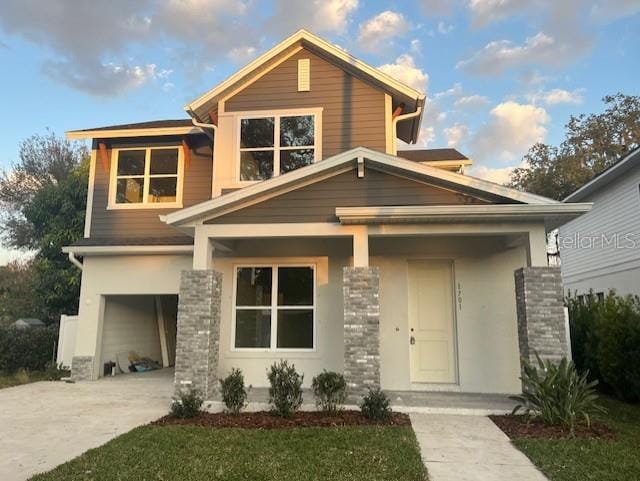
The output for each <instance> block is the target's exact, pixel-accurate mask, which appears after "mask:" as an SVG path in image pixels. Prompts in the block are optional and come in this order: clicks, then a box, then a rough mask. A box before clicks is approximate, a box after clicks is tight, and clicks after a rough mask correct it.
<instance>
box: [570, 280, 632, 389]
mask: <svg viewBox="0 0 640 481" xmlns="http://www.w3.org/2000/svg"><path fill="white" fill-rule="evenodd" d="M592 297H593V296H592ZM567 306H568V309H569V322H570V324H569V325H570V328H571V351H572V354H573V358H574V361H575V364H576V367H577V369H578V371H579V372H581V373H585V372H588V373H589V379H590V380H593V379H599V380H600V381H601V382H600V384H599V385H598V386H599V388H600V389H601V390H603V391H605V392H607V393H613V394H615V395H616V396H617V397H619V398H620V399H623V400H625V401H639V400H640V299H639V298H638V297H637V296H626V297H622V296H618V295H616V294H615V292H614V291H610V292H609V293H608V294H607V296H606V297H605V299H604V302H597V301H595V300H593V301H590V302H586V303H581V302H580V301H579V300H578V299H577V298H576V297H575V296H573V297H572V296H569V297H568V298H567Z"/></svg>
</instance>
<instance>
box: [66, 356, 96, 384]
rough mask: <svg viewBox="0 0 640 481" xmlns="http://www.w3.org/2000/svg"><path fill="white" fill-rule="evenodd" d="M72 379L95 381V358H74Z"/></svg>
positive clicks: (72, 361)
mask: <svg viewBox="0 0 640 481" xmlns="http://www.w3.org/2000/svg"><path fill="white" fill-rule="evenodd" d="M71 379H73V380H74V381H91V380H92V379H93V356H73V358H72V359H71Z"/></svg>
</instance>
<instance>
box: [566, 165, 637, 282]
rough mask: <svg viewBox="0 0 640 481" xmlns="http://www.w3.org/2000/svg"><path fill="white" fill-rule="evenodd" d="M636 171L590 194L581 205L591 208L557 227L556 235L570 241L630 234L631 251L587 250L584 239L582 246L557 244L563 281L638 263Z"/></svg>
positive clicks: (606, 247) (608, 247) (611, 271)
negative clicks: (578, 237) (587, 204)
mask: <svg viewBox="0 0 640 481" xmlns="http://www.w3.org/2000/svg"><path fill="white" fill-rule="evenodd" d="M639 185H640V169H635V170H634V171H632V172H629V173H628V175H626V176H624V177H621V178H619V179H617V180H615V181H614V182H613V183H611V184H609V185H608V186H606V187H604V188H603V189H602V190H600V191H598V192H596V193H594V194H593V195H591V196H590V197H589V198H587V199H584V202H593V203H594V204H593V208H592V209H591V211H590V212H588V213H587V214H585V215H583V216H581V217H578V218H577V219H575V220H573V221H571V222H569V223H567V224H566V225H564V226H562V227H561V228H560V236H561V237H564V238H566V239H574V238H575V237H576V236H580V237H581V238H582V239H587V240H588V239H593V238H600V236H601V235H605V236H607V238H611V237H612V236H614V235H617V236H618V237H619V238H620V239H623V236H625V235H630V236H632V237H631V238H632V239H633V240H634V242H635V247H633V248H616V247H615V246H595V247H593V248H590V247H589V245H588V241H587V240H585V241H584V242H585V244H584V247H578V248H570V246H565V247H564V248H563V244H562V239H561V244H560V258H561V261H562V275H563V278H564V280H565V282H572V281H573V280H574V279H575V278H580V277H582V274H584V273H587V272H590V271H595V270H598V271H599V273H600V274H602V275H606V274H607V273H613V272H618V271H620V270H623V269H625V268H627V266H626V264H629V263H632V262H634V261H638V260H640V191H639V187H638V186H639Z"/></svg>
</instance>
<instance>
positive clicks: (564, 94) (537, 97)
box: [528, 89, 584, 105]
mask: <svg viewBox="0 0 640 481" xmlns="http://www.w3.org/2000/svg"><path fill="white" fill-rule="evenodd" d="M582 92H583V90H582V89H578V90H574V91H573V92H570V91H568V90H564V89H551V90H547V91H543V92H538V93H535V94H531V95H529V96H528V99H529V101H530V102H533V103H540V102H542V103H545V104H547V105H558V104H575V105H578V104H581V103H582V102H583V100H584V97H583V96H582Z"/></svg>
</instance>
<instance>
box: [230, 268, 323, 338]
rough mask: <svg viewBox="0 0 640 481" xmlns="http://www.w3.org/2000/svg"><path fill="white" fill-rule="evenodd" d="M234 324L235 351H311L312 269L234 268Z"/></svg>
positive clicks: (312, 311)
mask: <svg viewBox="0 0 640 481" xmlns="http://www.w3.org/2000/svg"><path fill="white" fill-rule="evenodd" d="M234 321H235V323H234V339H233V347H234V348H235V349H261V350H274V351H275V350H312V349H314V347H315V342H314V340H315V332H314V331H315V268H314V266H312V265H304V266H299V265H295V266H293V265H266V266H238V267H236V272H235V299H234Z"/></svg>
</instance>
